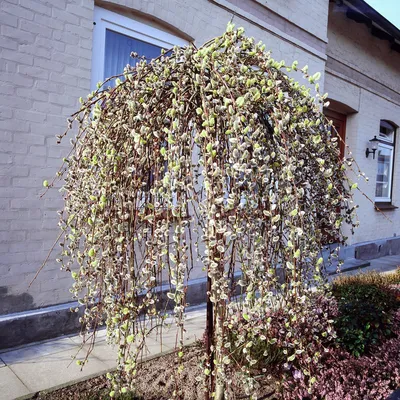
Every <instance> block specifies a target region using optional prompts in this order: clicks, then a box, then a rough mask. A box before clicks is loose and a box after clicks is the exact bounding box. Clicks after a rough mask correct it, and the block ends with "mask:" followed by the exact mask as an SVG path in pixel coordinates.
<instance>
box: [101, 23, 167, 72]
mask: <svg viewBox="0 0 400 400" xmlns="http://www.w3.org/2000/svg"><path fill="white" fill-rule="evenodd" d="M105 46H106V48H105V57H104V58H105V60H104V79H105V78H108V77H110V76H114V75H118V74H121V73H122V72H123V71H124V68H125V66H126V64H130V65H135V64H136V63H137V62H138V59H137V58H135V59H134V58H131V56H130V55H131V53H132V52H135V53H138V55H139V56H145V57H146V58H148V59H152V58H156V57H158V56H159V55H160V54H161V47H159V46H155V45H154V44H150V43H146V42H143V41H142V40H139V39H135V38H132V37H129V36H126V35H123V34H121V33H117V32H114V31H111V30H109V29H106V45H105Z"/></svg>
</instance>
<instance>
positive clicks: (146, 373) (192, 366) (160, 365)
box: [34, 346, 278, 400]
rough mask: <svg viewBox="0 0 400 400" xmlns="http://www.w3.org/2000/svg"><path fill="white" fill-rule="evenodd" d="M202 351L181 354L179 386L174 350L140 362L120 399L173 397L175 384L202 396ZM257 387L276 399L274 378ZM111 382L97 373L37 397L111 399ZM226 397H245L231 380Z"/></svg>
mask: <svg viewBox="0 0 400 400" xmlns="http://www.w3.org/2000/svg"><path fill="white" fill-rule="evenodd" d="M203 354H204V352H203V350H202V349H201V348H200V347H199V346H191V347H188V348H187V349H186V351H185V353H184V356H183V365H184V369H183V372H182V373H181V378H180V379H179V383H178V386H177V384H176V379H175V375H176V374H177V361H176V355H175V354H168V355H164V356H161V357H158V358H154V359H152V360H149V361H146V362H144V363H142V364H141V367H140V370H139V371H138V377H137V383H136V392H135V394H132V393H129V394H125V395H124V396H122V397H119V400H168V399H171V398H172V397H173V392H174V390H176V389H177V388H178V390H179V389H180V390H179V391H180V393H181V397H180V398H181V399H184V400H198V399H204V398H205V394H204V391H203V388H202V383H201V382H199V381H198V380H197V379H196V378H198V377H201V376H202V370H201V368H200V363H201V358H202V356H203ZM259 385H260V388H259V390H258V399H259V400H260V399H262V400H267V399H268V400H272V399H277V398H278V397H277V393H278V389H277V388H278V385H277V384H276V382H274V381H273V380H271V378H268V377H266V376H264V375H263V374H261V375H260V377H259ZM110 390H111V389H110V385H109V383H108V381H107V378H106V377H105V376H104V375H103V376H99V377H96V378H92V379H89V380H87V381H84V382H80V383H77V384H74V385H72V386H68V387H65V388H62V389H58V390H55V391H53V392H50V393H45V392H40V393H37V394H36V396H35V397H34V399H37V400H106V399H110V397H109V393H110ZM227 390H228V392H229V393H227V394H228V395H229V397H228V398H230V399H234V400H239V399H248V396H247V395H246V394H245V393H244V391H243V390H242V389H241V388H240V387H238V386H237V385H235V382H234V379H233V383H232V384H231V385H229V386H228V389H227Z"/></svg>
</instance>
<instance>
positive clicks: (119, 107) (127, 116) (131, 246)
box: [60, 25, 356, 398]
mask: <svg viewBox="0 0 400 400" xmlns="http://www.w3.org/2000/svg"><path fill="white" fill-rule="evenodd" d="M285 68H287V69H290V70H293V71H298V68H297V64H296V63H293V65H292V66H291V67H286V66H285V65H284V64H283V62H277V61H275V60H274V59H272V57H271V54H270V53H269V52H266V51H265V45H263V44H262V43H255V42H254V39H252V38H248V37H246V36H244V34H243V30H242V29H238V30H233V28H232V26H231V25H230V26H229V27H228V31H227V32H226V33H225V34H224V35H222V36H221V37H218V38H215V39H213V40H212V41H210V42H208V43H207V44H206V45H204V46H203V47H201V48H199V49H197V48H195V47H194V46H188V47H186V48H175V49H174V50H173V51H172V52H171V53H170V55H168V56H164V55H163V56H161V57H159V58H158V59H155V60H152V61H151V62H149V63H147V62H146V61H145V60H142V61H140V62H139V63H138V64H137V65H136V66H135V67H127V68H126V70H125V73H124V74H123V75H122V76H121V77H120V78H119V79H117V80H116V86H115V87H113V88H107V87H104V86H103V87H100V88H99V89H98V90H97V91H95V92H93V93H92V94H91V95H90V96H89V97H88V99H87V100H86V101H82V107H81V109H80V111H79V112H78V113H76V114H74V116H73V119H74V121H76V122H77V124H78V134H77V136H76V138H75V140H74V141H73V151H72V153H71V154H70V156H69V157H68V158H67V160H66V161H65V164H66V167H65V171H64V174H62V178H63V179H64V185H63V188H62V190H63V192H64V200H65V207H64V210H63V212H62V213H61V219H60V227H61V229H62V233H63V234H62V235H61V236H60V237H61V238H63V241H62V243H61V247H62V252H61V257H60V261H61V263H62V266H63V267H64V268H65V269H67V270H69V269H72V270H73V272H72V276H73V278H74V279H75V283H74V285H73V288H72V293H73V294H74V296H75V297H76V298H78V299H79V301H80V303H81V304H82V305H83V306H84V308H85V312H84V314H83V316H82V319H81V320H82V324H83V326H84V329H85V332H86V333H88V334H90V335H92V336H91V337H93V338H94V337H95V334H94V333H95V331H96V330H97V329H99V327H101V326H102V325H103V323H104V324H105V325H106V327H107V335H108V338H109V341H110V342H112V343H115V344H116V345H117V346H118V348H119V351H118V370H117V373H116V374H115V375H114V376H113V378H112V380H113V384H114V387H115V390H119V391H122V392H123V391H126V390H127V389H129V388H132V387H133V385H134V378H135V375H136V373H137V368H138V366H137V361H138V357H139V353H140V350H141V349H142V348H143V343H144V341H145V339H146V337H147V336H148V335H150V334H152V333H153V328H152V327H153V326H155V325H157V326H158V325H161V326H162V325H163V324H164V321H165V312H164V311H165V309H167V308H171V307H172V308H173V311H174V315H175V319H176V324H177V326H178V327H179V332H178V335H177V342H176V346H177V349H178V351H177V356H178V358H179V359H180V358H181V357H182V354H183V352H184V348H183V327H184V319H185V309H186V285H187V282H188V281H189V279H190V271H191V270H192V269H193V268H201V267H204V268H205V270H206V271H207V275H208V279H209V285H208V288H207V295H208V298H209V308H210V313H211V311H212V312H213V313H214V316H213V320H212V321H209V323H210V329H212V332H211V331H210V332H209V346H208V358H207V359H206V364H205V368H204V374H205V377H206V378H207V377H209V376H213V377H214V378H213V379H208V380H207V385H208V389H207V390H208V393H211V392H212V391H214V390H216V392H217V393H216V396H217V398H222V396H223V392H224V386H225V383H226V381H227V379H228V378H227V374H228V369H229V365H230V363H231V361H232V349H231V346H233V343H231V342H230V339H229V335H228V333H227V329H228V328H227V324H226V321H227V317H228V315H232V314H234V313H235V312H236V311H237V309H238V307H240V308H241V310H242V311H243V312H244V314H243V315H247V316H250V315H252V312H254V311H255V310H257V312H266V311H267V310H269V309H271V308H273V307H277V305H278V304H280V305H281V306H285V307H290V304H295V303H296V302H299V301H302V300H301V299H302V298H303V296H304V295H305V294H306V293H307V290H308V288H309V287H310V286H311V285H315V284H319V282H320V281H321V280H323V274H322V271H321V264H322V262H323V260H322V258H321V245H322V244H323V243H324V242H325V241H326V240H327V238H329V237H334V238H336V239H337V240H338V241H339V242H341V241H343V235H342V233H341V226H342V225H343V224H344V223H348V224H350V225H351V226H352V227H354V226H355V225H356V223H355V222H354V212H355V207H354V206H353V205H352V196H351V188H352V186H353V185H352V184H351V183H350V182H349V180H348V178H347V175H346V170H347V168H350V166H349V165H348V164H351V160H350V161H349V160H347V161H346V163H345V162H344V161H343V160H340V159H339V157H338V154H339V153H338V152H339V149H338V143H337V138H336V137H335V135H334V133H332V130H331V129H330V126H329V124H327V123H326V122H325V121H324V119H323V116H322V114H321V109H322V106H323V104H324V100H325V96H321V95H320V94H319V92H318V84H317V85H316V86H315V89H316V97H312V96H311V95H310V89H309V88H307V87H306V86H304V85H300V84H299V83H297V82H296V81H294V79H292V78H289V77H288V76H287V75H286V74H285V73H284V69H285ZM302 72H303V74H304V76H305V78H307V79H308V80H309V83H310V84H314V83H315V81H316V80H318V74H316V75H313V76H309V75H308V73H307V71H306V69H303V70H302ZM110 82H111V81H110ZM194 250H196V251H197V254H196V256H194V255H193V251H194ZM75 266H77V268H75ZM237 272H240V279H239V280H237ZM166 282H168V283H169V285H170V290H169V292H168V294H167V298H165V297H164V296H163V294H162V292H161V291H160V290H159V287H160V286H161V285H162V284H163V283H166ZM238 288H240V291H239V290H238ZM238 294H241V295H242V296H241V297H239V299H238V298H237V295H238ZM211 308H212V310H211ZM246 310H247V311H246ZM249 318H250V317H249ZM93 330H94V333H93ZM247 345H248V344H247ZM245 348H246V347H245ZM249 348H250V346H249ZM295 350H296V349H294V351H295ZM294 354H295V353H294ZM289 356H290V357H292V356H293V355H292V354H290V355H289ZM246 357H247V358H246V360H247V362H248V364H249V366H251V365H253V363H254V362H255V361H254V359H252V357H251V354H250V353H247V356H246ZM180 368H183V366H182V365H181V364H180ZM246 371H249V369H245V372H246ZM246 373H247V372H246ZM113 394H114V393H113ZM177 396H178V397H179V394H177Z"/></svg>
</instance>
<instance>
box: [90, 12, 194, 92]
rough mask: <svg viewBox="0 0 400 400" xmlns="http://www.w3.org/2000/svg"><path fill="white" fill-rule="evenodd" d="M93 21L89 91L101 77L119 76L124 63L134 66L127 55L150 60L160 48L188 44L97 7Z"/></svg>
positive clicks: (151, 27)
mask: <svg viewBox="0 0 400 400" xmlns="http://www.w3.org/2000/svg"><path fill="white" fill-rule="evenodd" d="M94 22H95V26H94V30H93V56H92V89H95V88H96V85H97V83H98V82H102V81H104V79H105V78H108V77H110V76H113V75H117V74H120V73H122V72H123V70H124V68H125V66H126V65H127V64H130V65H134V64H135V62H136V61H135V60H134V59H132V58H131V57H130V54H131V52H136V53H138V55H139V56H145V57H146V58H148V59H152V58H155V57H158V56H159V55H160V54H161V49H170V48H171V47H173V46H175V45H178V46H185V45H186V44H188V42H187V41H186V40H183V39H181V38H179V37H177V36H174V35H172V34H170V33H168V32H165V31H163V30H161V29H158V28H155V27H153V26H149V25H146V24H144V23H143V22H139V21H137V20H136V19H133V18H128V17H125V16H123V15H120V14H117V13H115V12H112V11H109V10H106V9H104V8H100V7H95V9H94Z"/></svg>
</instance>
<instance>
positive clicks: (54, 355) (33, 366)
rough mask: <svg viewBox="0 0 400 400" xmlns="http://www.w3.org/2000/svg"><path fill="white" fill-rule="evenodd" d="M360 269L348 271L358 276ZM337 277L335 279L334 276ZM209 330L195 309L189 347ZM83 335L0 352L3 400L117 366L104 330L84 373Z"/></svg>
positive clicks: (378, 266)
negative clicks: (81, 337)
mask: <svg viewBox="0 0 400 400" xmlns="http://www.w3.org/2000/svg"><path fill="white" fill-rule="evenodd" d="M369 263H370V265H369V266H368V267H366V268H363V269H362V271H368V270H376V271H379V272H388V271H392V270H394V269H396V267H397V266H398V265H400V256H388V257H383V258H380V259H376V260H370V261H369ZM357 272H359V271H358V270H354V269H353V270H351V271H348V272H345V273H346V274H355V273H357ZM331 278H333V276H332V277H331ZM204 327H205V309H204V307H202V306H198V307H193V309H192V310H190V311H189V312H188V316H187V323H186V328H187V335H186V336H185V344H190V343H192V342H194V341H195V340H197V339H200V338H201V337H202V334H203V332H204ZM175 338H176V327H174V326H172V327H171V328H170V329H169V330H164V332H163V335H162V345H161V341H160V338H159V337H158V336H155V335H154V337H150V339H149V341H148V342H147V349H146V352H145V354H144V355H143V358H144V359H148V358H151V357H154V356H157V355H160V354H163V353H167V352H170V351H172V350H173V348H174V347H175ZM80 343H81V339H80V338H79V336H68V337H61V338H57V339H54V340H48V341H45V342H41V343H33V344H30V345H26V346H23V347H20V348H14V349H9V350H4V351H1V352H0V400H14V399H28V398H30V397H32V396H33V395H34V394H35V393H37V392H38V391H42V390H51V389H55V388H57V387H63V386H67V385H69V384H72V383H74V382H78V381H81V380H85V379H88V378H90V377H93V376H97V375H101V374H103V373H105V372H107V371H110V370H112V369H113V368H115V366H116V362H115V358H116V350H115V349H113V348H112V347H110V346H109V345H107V343H106V341H105V333H104V331H102V332H101V333H100V334H99V336H98V339H97V340H96V346H95V348H94V350H93V352H92V353H91V355H90V357H89V362H88V364H87V365H86V366H85V367H84V369H83V371H81V370H80V367H78V366H77V365H76V363H75V361H76V360H72V357H73V356H76V359H77V360H82V359H84V357H85V355H86V350H87V347H83V348H82V349H81V346H80Z"/></svg>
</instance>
